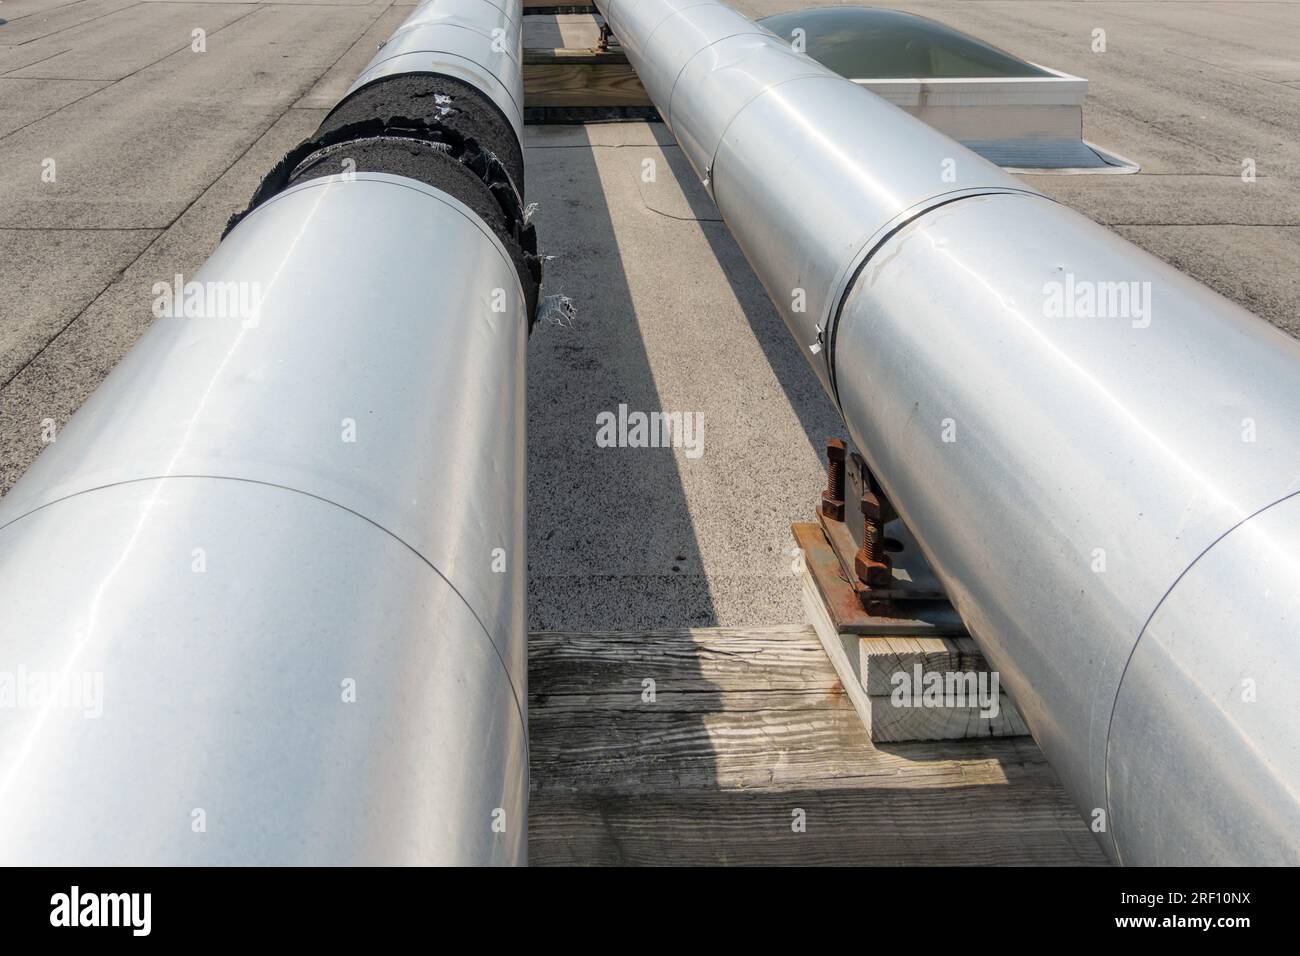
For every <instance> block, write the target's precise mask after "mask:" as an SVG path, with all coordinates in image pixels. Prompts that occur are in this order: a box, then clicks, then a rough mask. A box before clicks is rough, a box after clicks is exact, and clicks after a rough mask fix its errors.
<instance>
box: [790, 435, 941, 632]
mask: <svg viewBox="0 0 1300 956" xmlns="http://www.w3.org/2000/svg"><path fill="white" fill-rule="evenodd" d="M850 493H852V494H856V496H857V500H858V502H859V508H858V509H853V510H856V511H859V512H860V514H861V516H862V517H861V519H860V521H850V520H847V519H848V515H847V514H846V512H847V511H848V510H849V509H847V508H846V507H845V498H846V497H848V496H849V494H850ZM855 525H856V526H857V527H858V534H855V533H854V526H855ZM792 530H793V532H794V536H795V540H796V542H797V543H798V545H799V547H800V549H801V550H802V552H803V554H804V560H805V564H806V566H807V568H808V571H809V573H810V574H811V576H812V579H813V582H814V583H815V584H816V586H817V591H818V593H819V594H820V596H821V598H822V601H823V603H824V604H825V605H826V608H827V610H828V611H829V613H830V616H831V619H832V620H833V621H834V623H835V624H836V626H837V627H838V628H839V629H840V630H841V631H843V632H846V633H891V634H915V633H924V634H964V633H965V632H966V629H965V626H964V625H962V623H961V619H960V617H958V615H957V612H956V611H955V610H954V609H953V607H952V605H951V604H950V603H949V602H948V598H947V595H946V594H945V592H944V590H943V587H942V585H941V584H940V583H939V580H938V578H936V577H935V575H934V572H933V571H932V570H931V569H930V566H929V564H928V563H927V562H926V560H925V557H924V556H923V555H922V554H921V550H920V547H919V546H918V545H917V543H916V539H915V538H913V536H912V534H911V532H910V531H909V530H908V529H907V526H906V525H905V524H904V523H903V522H902V521H901V520H900V519H899V518H898V515H897V513H896V512H895V511H894V508H893V506H892V505H891V504H890V502H889V499H888V496H887V495H886V494H885V491H884V489H883V488H882V487H881V486H880V484H879V483H878V482H877V481H876V480H875V478H874V476H872V475H871V472H870V469H869V468H868V467H867V466H866V463H865V461H864V460H863V458H862V456H861V455H858V454H857V453H856V452H855V453H853V454H851V455H850V454H849V453H848V451H847V448H846V446H845V443H844V442H843V441H841V440H839V439H833V440H832V441H831V442H830V443H829V444H828V445H827V479H826V490H825V491H823V492H822V496H821V501H820V503H819V504H818V506H817V523H816V524H813V523H800V524H795V525H793V526H792Z"/></svg>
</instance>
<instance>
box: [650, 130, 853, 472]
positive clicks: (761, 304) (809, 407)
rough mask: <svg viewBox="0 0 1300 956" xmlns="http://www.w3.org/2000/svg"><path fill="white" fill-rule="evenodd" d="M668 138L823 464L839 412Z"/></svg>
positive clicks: (691, 203)
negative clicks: (828, 441)
mask: <svg viewBox="0 0 1300 956" xmlns="http://www.w3.org/2000/svg"><path fill="white" fill-rule="evenodd" d="M668 136H669V144H668V145H665V146H664V147H663V155H664V159H665V161H666V162H667V164H668V167H669V169H670V170H671V172H672V174H673V178H674V179H675V180H676V186H677V187H678V189H679V190H680V192H681V195H682V197H683V198H684V200H685V202H686V206H687V208H688V209H689V211H690V214H691V215H692V216H693V217H694V218H695V220H696V221H697V222H699V224H700V230H701V232H702V233H703V234H704V236H705V238H706V239H707V240H708V243H709V247H710V249H711V250H712V251H713V255H714V257H715V258H716V259H717V260H718V263H719V264H720V265H721V266H722V272H723V274H724V275H725V276H726V277H727V282H728V283H729V284H730V286H731V291H732V293H733V294H734V295H735V297H736V301H737V302H739V303H740V306H741V308H742V309H743V310H744V313H745V317H746V319H748V321H749V324H750V327H751V328H752V329H753V332H754V338H755V339H756V340H757V342H758V344H759V347H760V348H761V349H762V350H763V355H764V357H765V358H766V359H767V362H768V365H770V366H771V368H772V372H773V374H774V375H775V376H776V379H777V381H778V382H780V384H781V388H782V389H783V390H784V392H785V397H786V401H788V402H789V403H790V407H791V409H793V411H794V413H795V416H796V417H797V418H798V420H799V424H800V425H801V426H802V428H803V431H804V435H805V436H806V437H807V439H808V443H809V444H810V445H811V446H812V448H813V450H814V451H815V452H816V453H817V454H818V455H819V456H821V457H822V458H823V460H824V457H825V451H826V441H827V440H828V439H830V438H837V437H843V436H844V434H845V428H844V424H843V420H842V419H841V417H840V414H839V411H838V410H837V409H836V408H835V406H834V404H833V403H832V402H831V400H830V398H829V396H827V394H826V392H825V390H824V389H823V388H822V385H821V382H820V381H819V380H818V378H817V374H816V373H815V372H814V371H813V369H812V367H811V366H810V365H809V363H808V360H807V359H806V358H805V357H804V355H803V354H802V352H801V350H800V348H799V346H798V345H797V344H796V342H795V341H794V338H793V337H792V336H791V334H790V330H789V329H788V328H787V327H786V324H785V321H784V320H783V319H782V318H781V316H780V314H779V313H778V312H777V310H776V307H775V306H773V305H772V301H771V299H770V298H769V297H768V295H767V292H766V290H765V289H764V288H763V284H762V282H760V281H759V279H758V276H757V275H755V274H754V270H753V268H752V267H751V266H750V264H749V261H748V260H747V259H746V258H745V254H744V253H743V252H741V250H740V246H739V245H737V244H736V240H735V238H734V237H733V236H732V235H731V230H730V229H729V228H728V227H727V224H726V223H725V222H724V221H723V219H722V214H721V213H720V212H719V211H718V207H717V206H715V205H714V203H713V200H712V199H710V198H709V194H708V192H707V191H706V190H705V188H704V186H703V184H702V183H701V182H700V180H699V177H698V176H697V175H696V173H695V170H694V169H692V168H691V164H690V162H689V161H688V160H687V159H686V154H685V153H683V152H682V149H681V147H680V146H678V145H676V144H675V143H672V142H671V134H668ZM652 208H653V207H652ZM814 490H815V489H814Z"/></svg>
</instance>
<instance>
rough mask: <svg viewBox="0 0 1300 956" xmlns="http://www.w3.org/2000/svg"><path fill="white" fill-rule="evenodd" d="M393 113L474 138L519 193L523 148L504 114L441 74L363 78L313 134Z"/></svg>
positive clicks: (477, 92) (469, 87)
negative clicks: (493, 159)
mask: <svg viewBox="0 0 1300 956" xmlns="http://www.w3.org/2000/svg"><path fill="white" fill-rule="evenodd" d="M399 117H407V118H410V119H416V120H422V121H423V122H424V123H426V124H428V125H429V126H440V127H442V128H443V129H449V130H452V131H454V132H457V133H459V134H460V135H461V136H463V137H464V138H465V139H472V140H474V141H475V142H477V143H478V144H479V146H481V147H482V148H483V149H486V150H487V151H488V152H491V153H494V154H496V157H497V158H498V159H499V160H501V164H502V165H503V166H505V168H506V170H507V171H508V172H509V173H510V178H511V179H512V180H513V181H514V184H515V188H516V189H518V190H519V194H520V195H523V194H524V152H523V149H522V148H521V147H520V145H519V137H518V136H516V135H515V130H514V127H513V126H511V125H510V120H509V119H507V118H506V114H505V113H503V112H501V107H499V106H497V105H496V103H494V102H492V100H491V98H490V97H487V96H485V95H484V94H483V93H482V92H481V91H480V90H479V89H478V88H477V87H474V86H472V85H471V84H469V83H466V82H465V81H464V80H458V79H456V78H455V77H451V76H443V75H442V74H441V73H395V74H393V75H392V76H383V77H380V78H379V79H377V80H375V81H373V82H371V83H367V84H366V85H365V86H363V87H361V89H359V90H355V91H354V92H353V93H352V94H351V95H350V96H348V97H347V98H345V99H344V100H343V101H342V102H341V103H339V105H338V106H336V107H334V109H332V110H330V114H329V116H327V117H325V121H324V122H323V123H321V124H320V129H318V130H317V131H316V135H317V136H320V135H322V134H324V133H328V132H329V131H330V130H333V129H337V128H338V127H340V126H347V125H349V124H351V123H359V122H362V121H364V120H369V119H379V120H384V121H385V122H387V121H390V120H393V119H395V118H399Z"/></svg>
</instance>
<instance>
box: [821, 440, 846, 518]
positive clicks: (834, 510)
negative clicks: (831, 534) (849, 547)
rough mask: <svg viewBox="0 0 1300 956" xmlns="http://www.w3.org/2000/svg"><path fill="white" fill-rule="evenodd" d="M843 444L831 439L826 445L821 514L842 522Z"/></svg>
mask: <svg viewBox="0 0 1300 956" xmlns="http://www.w3.org/2000/svg"><path fill="white" fill-rule="evenodd" d="M844 454H845V449H844V442H842V441H841V440H840V439H838V438H832V439H831V440H830V441H828V442H827V443H826V490H825V491H823V492H822V505H821V512H822V514H823V515H825V516H826V517H827V518H833V519H834V520H836V521H843V520H844Z"/></svg>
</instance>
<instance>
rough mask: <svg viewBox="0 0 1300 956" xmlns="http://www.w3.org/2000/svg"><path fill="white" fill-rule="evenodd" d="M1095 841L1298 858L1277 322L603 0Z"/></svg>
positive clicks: (777, 64)
mask: <svg viewBox="0 0 1300 956" xmlns="http://www.w3.org/2000/svg"><path fill="white" fill-rule="evenodd" d="M597 6H598V7H599V8H600V9H601V11H602V12H603V13H604V14H605V16H606V18H607V20H608V23H609V25H610V27H611V28H612V30H613V33H614V35H615V36H617V37H618V39H619V40H620V41H621V43H622V44H623V47H624V49H625V50H626V51H627V54H628V57H629V59H630V60H631V62H632V64H633V66H634V67H635V68H636V70H637V72H638V73H639V74H640V77H641V80H642V82H643V83H644V85H645V87H646V90H647V92H648V93H649V95H650V97H651V99H652V100H653V101H654V103H655V104H656V106H657V107H658V109H659V112H660V113H661V114H662V116H663V118H664V121H665V122H666V123H667V124H668V126H669V127H670V128H671V129H672V132H673V133H674V135H675V136H676V137H677V141H678V143H679V144H680V145H681V147H682V149H683V151H684V152H685V154H686V156H687V157H688V159H689V160H690V162H691V164H692V166H693V167H694V169H695V171H696V173H697V174H698V175H699V177H700V178H701V180H702V181H703V182H704V183H705V185H706V187H707V188H708V190H709V192H710V194H711V195H712V197H713V199H714V200H715V202H716V203H717V206H718V209H719V210H720V211H721V213H722V216H723V218H724V219H725V221H726V222H727V224H728V225H729V227H730V229H731V231H732V234H733V235H734V236H735V238H736V241H737V242H738V243H739V245H740V247H741V248H742V249H743V250H744V252H745V255H746V256H747V258H748V259H749V262H750V263H751V265H752V266H753V267H754V270H755V272H756V273H757V275H758V277H759V279H760V280H761V281H762V282H763V284H764V286H765V287H766V289H767V291H768V293H769V294H770V296H771V298H772V301H773V302H774V303H775V304H776V306H777V308H778V310H779V311H780V312H781V314H782V316H783V317H784V319H785V321H786V323H787V324H788V325H789V327H790V331H791V332H792V334H793V335H794V337H795V340H796V342H797V344H798V346H799V348H800V349H801V350H802V351H803V353H804V355H805V356H806V357H807V358H808V360H809V361H810V362H811V363H812V366H813V368H814V369H815V370H816V371H817V374H818V375H819V376H820V378H821V380H822V382H823V384H824V385H825V387H826V389H827V392H828V393H829V394H830V395H831V397H832V399H833V400H834V401H835V402H836V404H837V405H838V406H839V408H840V409H841V411H842V413H843V415H844V419H845V422H846V424H847V427H848V430H849V433H850V435H851V437H852V438H853V440H854V442H855V443H856V444H857V445H858V447H859V449H861V451H862V452H863V454H864V455H865V456H866V458H867V460H868V462H869V463H870V465H871V467H872V469H873V471H874V472H875V473H876V475H877V476H878V478H879V480H880V481H881V483H882V484H883V485H884V487H885V489H886V490H887V492H888V493H889V495H890V497H891V499H892V501H893V503H894V505H895V506H896V507H897V509H898V511H899V512H900V514H901V516H902V517H903V518H904V519H905V520H906V521H907V522H908V524H909V525H910V527H911V528H912V530H913V531H914V533H915V535H916V538H917V539H918V541H919V542H920V544H921V546H922V548H923V550H924V551H925V553H926V556H927V557H928V558H929V560H930V561H931V563H932V564H933V566H934V568H935V570H936V572H937V573H938V575H939V577H940V578H941V579H942V581H943V582H944V584H945V585H946V587H947V589H948V592H949V595H950V597H951V599H952V601H953V603H954V604H955V606H956V607H957V609H958V610H959V611H960V613H961V615H962V617H963V619H964V620H965V622H966V624H967V625H968V627H969V629H970V631H971V633H972V635H973V636H974V637H975V638H976V640H977V641H978V642H979V644H980V646H981V647H982V649H983V650H984V653H985V655H986V656H987V657H988V659H989V660H990V662H991V664H992V666H993V667H994V668H996V669H997V670H998V671H999V672H1000V674H1001V678H1002V681H1003V683H1004V685H1005V686H1006V687H1007V688H1008V690H1009V691H1010V692H1011V693H1012V695H1013V696H1014V698H1015V700H1016V702H1017V704H1018V705H1019V707H1020V709H1021V711H1022V712H1023V714H1024V716H1025V719H1026V722H1027V723H1028V725H1029V727H1030V728H1031V729H1032V731H1033V734H1034V736H1035V738H1036V739H1037V741H1038V743H1039V744H1040V745H1041V746H1042V748H1043V750H1044V752H1045V753H1046V754H1047V756H1048V758H1049V759H1050V760H1051V762H1052V764H1053V766H1054V767H1055V768H1056V770H1057V772H1058V773H1059V775H1060V777H1061V779H1062V781H1063V782H1064V784H1065V786H1066V788H1067V789H1068V790H1069V792H1070V793H1071V794H1072V796H1073V798H1074V800H1075V801H1076V802H1077V804H1078V806H1079V808H1080V810H1081V812H1082V814H1083V816H1084V819H1085V820H1086V821H1087V822H1088V824H1089V825H1090V826H1091V827H1092V829H1093V830H1094V831H1095V832H1097V833H1098V836H1099V839H1100V840H1101V841H1102V843H1103V845H1104V847H1105V848H1106V850H1107V852H1108V853H1109V854H1110V855H1111V856H1112V857H1113V858H1114V859H1115V860H1117V861H1121V862H1124V863H1134V864H1182V863H1209V864H1230V863H1277V864H1283V863H1289V864H1295V863H1297V862H1300V707H1296V705H1295V702H1294V688H1295V687H1296V686H1297V685H1300V655H1297V654H1296V653H1295V637H1296V622H1297V621H1300V498H1297V497H1295V494H1296V491H1297V490H1300V346H1298V345H1297V344H1296V343H1295V342H1294V341H1293V340H1291V339H1290V338H1288V337H1287V336H1286V335H1284V334H1282V333H1281V332H1278V331H1276V330H1274V329H1273V328H1271V327H1270V326H1268V325H1266V324H1265V323H1264V322H1262V321H1260V320H1259V319H1257V318H1255V317H1254V316H1252V315H1250V314H1249V313H1247V312H1244V311H1243V310H1241V309H1239V308H1237V307H1236V306H1235V305H1233V304H1232V303H1230V302H1228V301H1226V300H1225V299H1223V298H1221V297H1219V296H1218V295H1216V294H1214V293H1212V292H1210V291H1209V290H1208V289H1206V288H1204V287H1203V286H1201V285H1199V284H1197V283H1196V282H1194V281H1192V280H1191V279H1189V278H1187V277H1186V276H1184V275H1182V274H1181V273H1179V272H1178V271H1177V270H1175V269H1173V268H1171V267H1169V266H1167V265H1165V264H1164V263H1162V262H1160V261H1158V260H1156V259H1154V258H1153V257H1151V256H1149V255H1147V254H1145V253H1144V252H1142V251H1140V250H1139V249H1137V248H1135V247H1134V246H1132V245H1130V244H1129V243H1127V242H1125V241H1124V240H1122V239H1120V238H1118V237H1117V236H1115V235H1114V234H1113V233H1111V232H1110V231H1108V230H1106V229H1104V228H1102V227H1101V226H1098V225H1096V224H1095V223H1093V222H1091V221H1089V220H1087V219H1085V218H1084V217H1082V216H1079V215H1077V214H1075V213H1073V212H1071V211H1070V210H1069V209H1066V208H1065V207H1063V206H1061V205H1058V204H1057V203H1055V202H1053V201H1051V200H1050V199H1047V198H1045V197H1043V196H1041V195H1039V194H1038V193H1036V192H1035V191H1033V190H1032V189H1029V188H1027V187H1026V186H1024V185H1023V184H1022V183H1021V182H1020V181H1019V180H1016V179H1014V178H1012V177H1011V176H1009V175H1007V174H1005V173H1003V172H1002V171H1001V170H999V169H998V168H996V167H995V166H992V165H991V164H989V163H988V162H986V161H985V160H983V159H981V158H980V157H978V156H976V155H975V154H974V153H971V152H970V151H968V150H966V149H965V148H963V147H962V146H960V145H958V144H957V143H955V142H953V141H952V140H950V139H948V138H947V137H945V136H943V135H941V134H940V133H938V132H936V131H934V130H932V129H930V128H929V127H927V126H925V125H924V124H922V123H921V122H919V121H918V120H916V119H914V118H912V117H910V116H909V115H907V114H906V113H905V112H903V111H902V110H899V109H897V108H895V107H893V106H891V105H889V104H887V103H886V102H884V101H883V100H882V99H880V98H878V97H877V96H875V95H873V94H871V93H869V92H867V91H866V90H864V89H862V88H860V87H858V86H856V85H855V84H853V83H852V82H850V81H848V80H845V79H842V78H840V77H838V76H835V75H833V74H831V73H830V72H829V71H827V70H826V69H824V68H823V67H821V66H820V65H818V64H817V63H815V62H813V61H812V60H810V59H809V58H807V57H805V56H803V55H800V54H798V53H796V52H794V51H792V50H791V49H790V47H789V46H788V45H787V44H786V43H785V42H783V41H782V40H781V39H778V38H776V37H774V36H772V35H771V34H769V33H767V32H766V31H764V30H763V29H762V28H760V27H758V26H756V25H755V24H753V23H752V22H750V21H749V20H748V19H746V18H745V17H743V16H741V15H740V14H738V13H736V12H734V11H732V10H731V9H729V8H728V7H726V6H725V5H723V4H721V3H716V2H709V0H597Z"/></svg>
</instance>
